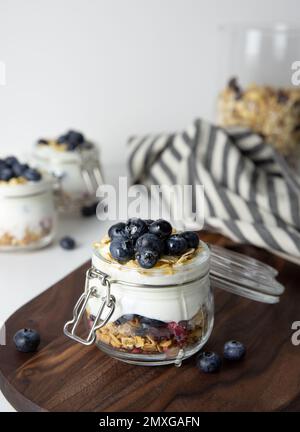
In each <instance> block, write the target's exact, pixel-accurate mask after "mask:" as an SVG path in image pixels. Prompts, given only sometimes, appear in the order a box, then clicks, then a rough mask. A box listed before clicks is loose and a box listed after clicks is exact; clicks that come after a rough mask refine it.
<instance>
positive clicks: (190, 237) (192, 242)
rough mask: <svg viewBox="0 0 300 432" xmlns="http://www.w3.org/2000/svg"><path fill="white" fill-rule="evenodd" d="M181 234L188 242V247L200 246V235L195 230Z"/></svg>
mask: <svg viewBox="0 0 300 432" xmlns="http://www.w3.org/2000/svg"><path fill="white" fill-rule="evenodd" d="M181 236H182V237H183V238H184V239H185V241H186V242H187V246H188V248H193V249H195V248H197V247H198V246H199V237H198V235H197V234H196V233H195V232H194V231H184V232H183V233H181Z"/></svg>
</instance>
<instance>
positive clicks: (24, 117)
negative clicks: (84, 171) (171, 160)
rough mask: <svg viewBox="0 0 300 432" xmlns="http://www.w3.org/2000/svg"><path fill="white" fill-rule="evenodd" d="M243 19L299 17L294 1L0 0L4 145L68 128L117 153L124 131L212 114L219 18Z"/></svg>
mask: <svg viewBox="0 0 300 432" xmlns="http://www.w3.org/2000/svg"><path fill="white" fill-rule="evenodd" d="M249 21H250V22H253V21H254V22H263V23H265V22H273V23H276V22H294V23H297V22H299V21H300V8H299V1H298V0H51V1H50V0H26V1H24V0H0V60H2V61H4V62H5V63H6V78H7V85H6V86H5V87H0V152H2V150H3V149H9V150H11V149H21V150H24V149H26V150H27V149H28V148H29V147H30V146H31V145H32V142H33V141H34V140H35V139H36V138H38V137H40V136H43V135H46V136H52V135H56V134H58V133H60V132H63V131H64V130H65V129H67V128H69V127H74V128H78V129H81V130H82V131H84V132H85V133H86V134H87V135H88V136H89V137H90V138H93V139H95V140H96V141H98V142H100V143H102V147H103V158H104V161H105V162H108V163H109V162H112V161H114V162H115V161H116V160H119V161H122V160H124V151H123V149H124V148H125V147H124V146H125V141H126V138H127V137H128V135H130V134H133V133H136V132H138V133H148V132H158V131H170V130H172V131H173V130H176V129H181V128H183V127H185V126H186V125H187V124H189V122H191V121H192V120H193V119H194V118H195V117H196V116H204V117H207V118H208V117H211V115H212V113H213V107H214V97H215V94H216V88H215V86H216V83H217V82H218V79H217V76H218V70H217V65H218V56H220V52H218V50H217V28H218V25H219V24H220V23H224V22H249ZM262 66H263V65H262Z"/></svg>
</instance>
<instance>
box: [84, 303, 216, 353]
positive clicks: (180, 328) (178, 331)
mask: <svg viewBox="0 0 300 432" xmlns="http://www.w3.org/2000/svg"><path fill="white" fill-rule="evenodd" d="M88 320H89V325H90V326H92V324H93V321H94V320H95V317H94V316H93V315H90V314H88ZM206 332H207V312H206V309H205V308H204V307H202V308H201V309H200V310H199V311H198V313H197V314H196V315H195V316H194V317H193V318H192V319H190V320H188V321H180V322H178V323H176V322H174V321H172V322H163V321H159V320H155V319H151V318H147V317H143V316H140V315H123V316H122V317H120V318H119V319H118V320H116V321H114V322H110V323H108V324H106V325H105V326H104V327H102V328H100V329H99V330H97V332H96V334H97V341H98V342H99V343H103V344H105V345H108V346H109V347H111V348H114V349H117V350H121V351H125V352H130V353H133V354H157V353H174V352H177V351H178V350H179V349H181V348H187V347H193V346H195V345H196V344H197V343H199V341H201V339H202V338H203V337H204V335H205V334H206Z"/></svg>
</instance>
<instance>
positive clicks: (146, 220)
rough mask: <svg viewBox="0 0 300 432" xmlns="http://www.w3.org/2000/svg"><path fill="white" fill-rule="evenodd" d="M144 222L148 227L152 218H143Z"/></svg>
mask: <svg viewBox="0 0 300 432" xmlns="http://www.w3.org/2000/svg"><path fill="white" fill-rule="evenodd" d="M144 222H145V224H146V225H147V227H149V226H150V225H151V224H153V222H154V220H153V219H144Z"/></svg>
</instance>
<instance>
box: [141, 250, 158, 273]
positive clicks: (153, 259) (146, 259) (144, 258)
mask: <svg viewBox="0 0 300 432" xmlns="http://www.w3.org/2000/svg"><path fill="white" fill-rule="evenodd" d="M135 257H136V260H137V262H138V263H139V265H140V266H141V267H142V268H145V269H150V268H152V267H154V266H155V264H156V263H157V261H158V259H159V255H158V253H157V252H156V251H155V250H151V249H142V250H141V251H139V252H137V253H136V255H135Z"/></svg>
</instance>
